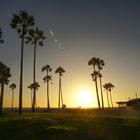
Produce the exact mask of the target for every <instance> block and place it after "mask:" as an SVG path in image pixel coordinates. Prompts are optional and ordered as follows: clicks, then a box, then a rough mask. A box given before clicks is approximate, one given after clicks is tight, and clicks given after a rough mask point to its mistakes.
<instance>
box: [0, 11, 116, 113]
mask: <svg viewBox="0 0 140 140" xmlns="http://www.w3.org/2000/svg"><path fill="white" fill-rule="evenodd" d="M10 26H11V28H12V29H15V30H16V32H17V34H18V37H19V39H20V40H21V56H20V57H21V58H20V82H19V114H22V102H23V101H22V100H23V99H22V96H23V60H24V57H23V56H24V55H23V54H24V46H25V44H30V45H32V46H33V56H34V57H33V83H32V84H30V85H29V86H28V88H29V89H31V107H32V112H33V113H34V112H35V106H36V91H37V90H38V88H39V87H40V85H39V83H38V82H37V80H36V47H37V46H41V47H42V46H43V41H44V40H45V38H46V37H45V35H44V32H43V31H42V30H40V29H39V28H38V27H36V26H35V19H34V17H33V16H30V15H29V14H28V13H27V12H26V11H24V10H21V11H19V13H18V14H13V17H12V19H11V22H10ZM0 43H4V40H3V38H2V30H1V29H0ZM88 65H92V66H93V73H92V74H91V76H92V80H93V81H94V82H95V87H96V95H97V101H98V107H99V109H100V110H101V108H102V109H104V97H103V90H102V75H101V70H102V68H103V66H104V65H105V63H104V60H101V59H100V58H96V57H93V58H92V59H91V60H90V61H89V62H88ZM41 70H42V72H45V73H46V74H45V77H44V78H43V81H44V83H46V94H47V109H50V102H49V84H50V81H51V80H52V76H51V75H50V72H51V71H52V68H51V67H50V65H47V64H46V65H44V66H43V67H42V69H41ZM55 73H58V74H59V92H58V94H59V96H58V108H59V109H60V104H61V105H62V106H64V107H65V105H64V103H63V96H62V82H61V77H62V76H63V73H65V70H64V69H63V68H62V67H58V68H57V69H56V71H55ZM10 77H11V73H10V68H9V67H8V66H7V65H5V64H3V63H2V62H0V86H1V93H0V113H2V108H3V95H4V85H5V84H8V83H9V78H10ZM98 79H99V83H100V91H101V101H100V98H99V91H98V90H99V89H98ZM103 87H104V88H105V90H106V93H107V100H108V106H109V107H110V104H109V98H108V92H109V93H110V100H111V105H112V107H113V102H112V96H111V90H112V89H113V88H114V85H113V84H111V83H108V84H105V85H103ZM10 88H11V89H12V104H11V106H12V109H13V102H14V90H15V88H16V84H15V83H12V84H11V85H10ZM101 103H102V107H101Z"/></svg>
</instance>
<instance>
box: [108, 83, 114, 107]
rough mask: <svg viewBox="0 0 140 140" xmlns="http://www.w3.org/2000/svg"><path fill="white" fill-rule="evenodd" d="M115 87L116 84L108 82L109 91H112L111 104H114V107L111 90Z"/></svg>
mask: <svg viewBox="0 0 140 140" xmlns="http://www.w3.org/2000/svg"><path fill="white" fill-rule="evenodd" d="M114 87H115V86H114V85H113V84H112V83H108V91H109V93H110V101H111V106H112V107H114V106H113V101H112V93H111V91H112V89H113V88H114Z"/></svg>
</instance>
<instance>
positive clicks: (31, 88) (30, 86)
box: [28, 84, 33, 108]
mask: <svg viewBox="0 0 140 140" xmlns="http://www.w3.org/2000/svg"><path fill="white" fill-rule="evenodd" d="M28 88H29V89H30V90H31V108H32V102H33V95H32V94H33V93H32V91H33V84H30V85H29V86H28Z"/></svg>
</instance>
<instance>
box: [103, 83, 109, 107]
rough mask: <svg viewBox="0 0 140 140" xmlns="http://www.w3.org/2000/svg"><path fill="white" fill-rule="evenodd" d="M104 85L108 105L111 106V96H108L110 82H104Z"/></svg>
mask: <svg viewBox="0 0 140 140" xmlns="http://www.w3.org/2000/svg"><path fill="white" fill-rule="evenodd" d="M103 87H104V89H105V91H106V95H107V103H108V107H109V108H110V103H109V97H108V90H109V87H108V83H106V84H104V85H103Z"/></svg>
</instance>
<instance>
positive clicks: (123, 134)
mask: <svg viewBox="0 0 140 140" xmlns="http://www.w3.org/2000/svg"><path fill="white" fill-rule="evenodd" d="M139 114H140V113H139V112H127V111H125V112H110V113H109V112H102V113H100V112H97V111H95V112H94V111H89V112H87V111H78V112H70V111H68V112H51V113H35V114H31V113H24V114H23V115H18V114H17V113H4V114H2V115H0V140H19V139H20V140H32V139H33V140H47V139H48V140H132V139H134V140H135V139H139V138H140V117H139Z"/></svg>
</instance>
